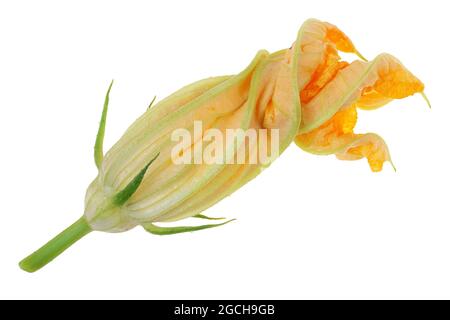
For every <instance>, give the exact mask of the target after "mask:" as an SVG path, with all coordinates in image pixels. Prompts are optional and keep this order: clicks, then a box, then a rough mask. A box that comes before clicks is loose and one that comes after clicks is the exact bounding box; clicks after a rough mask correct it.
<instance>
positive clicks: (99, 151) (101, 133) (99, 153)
mask: <svg viewBox="0 0 450 320" xmlns="http://www.w3.org/2000/svg"><path fill="white" fill-rule="evenodd" d="M113 83H114V80H112V81H111V84H110V85H109V88H108V91H107V92H106V96H105V102H104V103H103V111H102V117H101V119H100V125H99V127H98V132H97V138H96V139H95V146H94V160H95V165H96V166H97V168H98V169H99V168H100V165H101V164H102V161H103V139H104V137H105V128H106V116H107V115H108V104H109V93H110V92H111V87H112V85H113Z"/></svg>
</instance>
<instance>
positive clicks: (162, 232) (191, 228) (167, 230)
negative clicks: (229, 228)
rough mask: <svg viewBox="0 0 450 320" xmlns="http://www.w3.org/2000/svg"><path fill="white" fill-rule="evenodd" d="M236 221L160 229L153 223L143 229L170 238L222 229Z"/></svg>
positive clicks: (147, 224)
mask: <svg viewBox="0 0 450 320" xmlns="http://www.w3.org/2000/svg"><path fill="white" fill-rule="evenodd" d="M234 220H236V219H232V220H228V221H225V222H224V223H218V224H205V225H202V226H181V227H160V226H157V225H154V224H153V223H146V224H145V225H143V227H144V229H145V230H146V231H148V232H150V233H152V234H156V235H158V236H168V235H172V234H177V233H184V232H194V231H200V230H204V229H210V228H215V227H220V226H223V225H225V224H227V223H230V222H231V221H234Z"/></svg>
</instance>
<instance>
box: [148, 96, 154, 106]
mask: <svg viewBox="0 0 450 320" xmlns="http://www.w3.org/2000/svg"><path fill="white" fill-rule="evenodd" d="M155 100H156V96H154V97H153V99H152V101H151V102H150V104H149V105H148V107H147V109H150V108H151V107H152V105H153V104H154V103H155Z"/></svg>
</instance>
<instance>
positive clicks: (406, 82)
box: [299, 54, 424, 133]
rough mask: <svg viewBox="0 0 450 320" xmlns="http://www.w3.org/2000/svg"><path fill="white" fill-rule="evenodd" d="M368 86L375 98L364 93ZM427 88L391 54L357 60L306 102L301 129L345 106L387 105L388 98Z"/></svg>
mask: <svg viewBox="0 0 450 320" xmlns="http://www.w3.org/2000/svg"><path fill="white" fill-rule="evenodd" d="M366 88H373V90H375V91H376V94H375V95H372V97H371V98H370V96H369V95H366V96H364V92H365V89H366ZM371 90H372V89H371ZM423 90H424V85H423V83H422V82H421V81H420V80H419V79H417V78H416V77H415V76H414V75H413V74H412V73H411V72H409V71H408V70H407V69H406V68H405V67H404V66H403V65H402V64H401V63H400V62H399V61H398V60H397V59H396V58H394V57H393V56H391V55H388V54H382V55H379V56H378V57H377V58H376V59H375V60H373V61H372V62H371V63H366V62H363V61H354V62H352V63H351V64H350V65H348V66H347V67H345V68H343V69H341V70H340V71H339V72H338V73H337V74H336V76H335V78H334V79H333V80H332V81H330V82H329V83H328V84H327V85H326V86H325V87H324V88H323V89H322V90H321V91H320V92H319V93H318V94H317V95H316V96H315V97H314V98H313V99H312V100H311V101H310V102H309V103H307V104H304V105H302V125H301V127H300V129H299V133H306V132H309V131H311V130H314V129H316V128H318V127H320V126H321V125H322V124H323V123H325V122H326V121H328V120H329V119H331V118H332V117H333V116H334V115H335V114H336V113H337V112H338V111H339V110H340V109H341V108H342V107H345V106H349V105H352V104H355V103H356V105H358V104H359V103H360V104H361V106H363V107H364V106H373V105H376V104H377V103H378V104H381V105H383V104H385V103H387V102H388V99H400V98H404V97H407V96H410V95H413V94H415V93H418V92H423ZM372 94H373V93H372ZM361 97H362V99H361ZM383 97H384V99H383Z"/></svg>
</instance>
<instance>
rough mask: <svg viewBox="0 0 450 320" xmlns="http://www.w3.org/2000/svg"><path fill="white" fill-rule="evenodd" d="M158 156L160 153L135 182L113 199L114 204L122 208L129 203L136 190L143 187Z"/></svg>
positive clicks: (138, 175) (134, 179)
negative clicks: (142, 184)
mask: <svg viewBox="0 0 450 320" xmlns="http://www.w3.org/2000/svg"><path fill="white" fill-rule="evenodd" d="M158 156H159V153H158V154H157V155H156V156H155V157H154V158H153V159H152V160H150V162H149V163H147V165H146V166H145V167H144V168H143V169H142V170H141V171H140V172H139V173H138V174H137V175H136V177H134V178H133V180H131V182H130V183H128V185H127V186H126V187H125V188H124V189H123V190H122V191H119V192H118V193H117V194H116V195H114V196H113V198H112V203H113V204H115V205H117V206H121V205H123V204H125V202H127V201H128V199H130V198H131V196H132V195H133V194H134V193H135V192H136V190H137V189H138V188H139V186H140V185H141V182H142V179H144V176H145V173H146V172H147V169H148V167H150V165H151V164H152V163H153V161H155V160H156V158H158Z"/></svg>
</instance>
